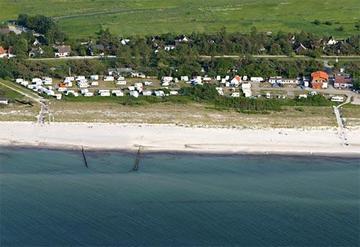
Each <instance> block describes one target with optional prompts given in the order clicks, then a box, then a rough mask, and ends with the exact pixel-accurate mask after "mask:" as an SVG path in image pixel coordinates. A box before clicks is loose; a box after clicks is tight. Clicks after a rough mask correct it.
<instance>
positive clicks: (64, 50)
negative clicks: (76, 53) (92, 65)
mask: <svg viewBox="0 0 360 247" xmlns="http://www.w3.org/2000/svg"><path fill="white" fill-rule="evenodd" d="M70 53H71V46H69V45H60V46H55V57H68V56H70Z"/></svg>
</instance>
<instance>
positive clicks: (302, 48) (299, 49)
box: [295, 43, 308, 54]
mask: <svg viewBox="0 0 360 247" xmlns="http://www.w3.org/2000/svg"><path fill="white" fill-rule="evenodd" d="M307 50H308V48H306V47H305V46H304V45H303V44H301V43H300V44H299V46H298V47H297V48H295V52H296V53H297V54H304V53H305V52H306V51H307Z"/></svg>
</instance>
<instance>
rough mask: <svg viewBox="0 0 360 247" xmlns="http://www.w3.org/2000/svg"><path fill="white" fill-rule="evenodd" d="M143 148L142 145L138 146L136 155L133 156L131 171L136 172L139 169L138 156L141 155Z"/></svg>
mask: <svg viewBox="0 0 360 247" xmlns="http://www.w3.org/2000/svg"><path fill="white" fill-rule="evenodd" d="M142 149H143V146H141V145H140V146H139V148H138V151H137V154H136V157H135V162H134V167H133V169H132V171H133V172H136V171H138V170H139V165H140V158H141V157H140V156H141V151H142Z"/></svg>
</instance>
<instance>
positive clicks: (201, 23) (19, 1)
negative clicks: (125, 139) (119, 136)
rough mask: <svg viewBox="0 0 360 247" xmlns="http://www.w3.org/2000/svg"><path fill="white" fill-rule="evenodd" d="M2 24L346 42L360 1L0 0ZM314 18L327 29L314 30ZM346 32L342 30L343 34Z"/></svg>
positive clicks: (83, 33) (75, 31) (78, 31)
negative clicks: (46, 21) (30, 20)
mask: <svg viewBox="0 0 360 247" xmlns="http://www.w3.org/2000/svg"><path fill="white" fill-rule="evenodd" d="M0 6H1V8H0V21H4V20H9V19H15V18H16V17H17V15H18V14H19V13H26V14H30V15H33V14H43V15H46V16H52V17H55V18H56V19H57V21H58V22H59V24H60V26H61V27H62V28H63V29H64V30H65V31H66V32H67V33H68V34H69V35H70V36H71V37H87V36H92V35H94V34H95V32H96V31H98V30H100V29H105V28H109V29H110V30H111V31H112V32H113V33H116V34H119V35H123V36H128V35H147V34H160V33H167V32H176V33H191V32H193V31H198V32H215V31H218V30H219V29H220V28H221V27H223V26H224V27H226V28H227V30H228V31H230V32H233V31H234V32H235V31H239V32H248V31H250V30H251V28H252V27H256V28H257V29H258V30H260V31H273V32H275V31H278V30H282V31H301V30H304V31H309V32H315V33H319V34H325V35H335V36H336V37H345V36H348V35H351V34H355V33H356V32H359V31H357V30H356V29H355V23H357V22H359V21H360V14H359V13H360V1H359V0H325V1H318V0H302V1H299V0H31V1H30V0H0ZM315 19H318V20H320V21H321V22H322V23H324V22H326V21H328V24H327V25H326V24H320V25H315V24H313V23H312V21H314V20H315ZM339 27H343V30H342V31H341V30H339Z"/></svg>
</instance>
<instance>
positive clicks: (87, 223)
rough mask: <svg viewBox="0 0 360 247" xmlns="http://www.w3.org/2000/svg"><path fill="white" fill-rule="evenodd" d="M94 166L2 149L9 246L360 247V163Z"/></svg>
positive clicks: (178, 160) (2, 208)
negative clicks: (215, 246) (236, 246)
mask: <svg viewBox="0 0 360 247" xmlns="http://www.w3.org/2000/svg"><path fill="white" fill-rule="evenodd" d="M86 158H87V162H88V166H87V167H86V166H85V163H84V160H83V156H82V153H81V151H78V152H76V151H56V150H46V149H10V148H0V186H1V187H0V240H1V242H0V246H110V245H111V246H139V245H142V246H194V245H196V246H209V245H212V246H214V245H217V246H219V245H221V246H234V245H238V246H359V244H360V235H359V233H360V159H349V158H347V159H345V158H324V157H287V156H251V155H246V156H241V155H239V156H224V155H190V154H188V155H185V154H143V155H141V157H139V160H138V162H136V154H131V153H121V152H86ZM136 163H138V167H137V165H136ZM134 166H135V167H134ZM134 168H135V169H134Z"/></svg>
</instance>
